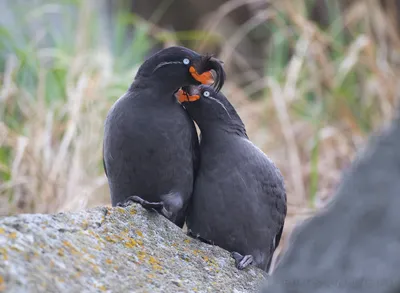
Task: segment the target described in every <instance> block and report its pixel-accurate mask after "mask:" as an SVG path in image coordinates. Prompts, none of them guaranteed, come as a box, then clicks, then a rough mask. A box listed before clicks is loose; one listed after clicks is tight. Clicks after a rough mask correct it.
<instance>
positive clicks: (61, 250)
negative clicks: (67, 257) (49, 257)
mask: <svg viewBox="0 0 400 293" xmlns="http://www.w3.org/2000/svg"><path fill="white" fill-rule="evenodd" d="M57 254H58V255H59V256H64V250H63V249H62V248H59V249H58V252H57Z"/></svg>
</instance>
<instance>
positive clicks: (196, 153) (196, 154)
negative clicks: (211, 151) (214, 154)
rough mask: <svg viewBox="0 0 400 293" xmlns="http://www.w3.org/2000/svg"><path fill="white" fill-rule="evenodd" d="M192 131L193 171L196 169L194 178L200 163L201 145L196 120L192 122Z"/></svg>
mask: <svg viewBox="0 0 400 293" xmlns="http://www.w3.org/2000/svg"><path fill="white" fill-rule="evenodd" d="M192 133H193V138H192V155H193V171H194V178H196V176H197V171H198V170H199V164H200V146H199V137H198V136H197V131H196V127H195V125H194V122H192ZM200 135H201V134H200Z"/></svg>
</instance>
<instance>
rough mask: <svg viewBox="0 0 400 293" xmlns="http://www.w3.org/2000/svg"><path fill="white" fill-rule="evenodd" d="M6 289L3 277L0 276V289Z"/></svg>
mask: <svg viewBox="0 0 400 293" xmlns="http://www.w3.org/2000/svg"><path fill="white" fill-rule="evenodd" d="M5 290H6V284H5V283H4V278H3V277H2V276H0V291H5Z"/></svg>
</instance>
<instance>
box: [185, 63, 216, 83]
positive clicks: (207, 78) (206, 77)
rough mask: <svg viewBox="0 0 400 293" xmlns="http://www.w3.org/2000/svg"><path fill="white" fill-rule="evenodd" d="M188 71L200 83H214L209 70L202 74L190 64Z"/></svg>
mask: <svg viewBox="0 0 400 293" xmlns="http://www.w3.org/2000/svg"><path fill="white" fill-rule="evenodd" d="M189 72H190V74H191V75H192V76H193V78H194V79H195V80H197V81H198V82H201V83H202V84H212V83H214V78H213V76H212V74H211V71H206V72H204V73H202V74H199V73H198V72H197V71H196V69H195V68H194V67H193V66H190V68H189Z"/></svg>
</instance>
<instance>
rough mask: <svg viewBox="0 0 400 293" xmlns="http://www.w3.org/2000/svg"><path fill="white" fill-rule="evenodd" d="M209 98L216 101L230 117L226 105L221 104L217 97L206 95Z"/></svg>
mask: <svg viewBox="0 0 400 293" xmlns="http://www.w3.org/2000/svg"><path fill="white" fill-rule="evenodd" d="M208 98H209V99H211V100H213V101H215V102H217V103H218V104H219V105H220V106H221V107H222V108H223V109H224V110H225V112H226V114H228V116H229V118H231V115H230V114H229V112H228V110H227V109H226V107H225V106H224V104H222V103H221V102H220V101H218V100H217V99H214V98H213V97H208Z"/></svg>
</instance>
